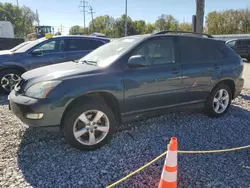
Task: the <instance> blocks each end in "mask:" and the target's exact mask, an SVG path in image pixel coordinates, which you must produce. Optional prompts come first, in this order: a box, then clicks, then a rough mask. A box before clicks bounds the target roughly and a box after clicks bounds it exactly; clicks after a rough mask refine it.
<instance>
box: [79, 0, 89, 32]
mask: <svg viewBox="0 0 250 188" xmlns="http://www.w3.org/2000/svg"><path fill="white" fill-rule="evenodd" d="M87 3H88V2H87V1H85V0H81V1H80V6H79V7H80V8H82V10H81V11H82V13H83V19H84V33H85V28H86V27H85V13H86V11H85V9H86V8H87V7H88V6H87V5H86V4H87Z"/></svg>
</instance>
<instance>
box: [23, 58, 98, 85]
mask: <svg viewBox="0 0 250 188" xmlns="http://www.w3.org/2000/svg"><path fill="white" fill-rule="evenodd" d="M100 69H102V68H101V67H98V66H94V65H87V64H82V63H75V62H73V61H70V62H65V63H58V64H55V65H48V66H44V67H40V68H36V69H33V70H30V71H27V72H25V73H24V74H23V75H22V78H23V79H24V80H26V81H28V82H29V83H30V84H32V83H37V82H41V81H46V80H54V79H61V80H62V79H67V78H68V77H71V76H76V75H83V74H90V73H94V72H96V71H97V70H100ZM30 84H28V85H30Z"/></svg>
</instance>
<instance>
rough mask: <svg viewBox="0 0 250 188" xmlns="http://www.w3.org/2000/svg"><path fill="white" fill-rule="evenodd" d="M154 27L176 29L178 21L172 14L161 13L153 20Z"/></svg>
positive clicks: (157, 28)
mask: <svg viewBox="0 0 250 188" xmlns="http://www.w3.org/2000/svg"><path fill="white" fill-rule="evenodd" d="M155 28H156V30H158V31H161V30H177V29H178V21H177V20H176V19H175V18H174V17H173V16H172V15H165V14H162V15H161V16H159V17H158V19H157V20H156V22H155Z"/></svg>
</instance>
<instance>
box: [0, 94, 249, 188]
mask: <svg viewBox="0 0 250 188" xmlns="http://www.w3.org/2000/svg"><path fill="white" fill-rule="evenodd" d="M6 98H7V97H6V96H1V97H0V123H1V126H0V187H3V188H5V187H84V188H85V187H86V188H92V187H105V186H107V185H109V184H111V183H113V182H114V181H117V180H118V179H120V178H122V177H123V176H125V175H127V174H128V173H130V172H132V171H133V170H135V169H137V168H138V167H140V166H142V165H143V164H145V163H147V162H149V161H150V160H151V159H153V158H154V157H156V156H158V155H159V154H161V153H162V152H164V151H165V150H166V148H167V143H168V141H169V138H170V137H171V136H177V138H178V140H179V149H180V150H209V149H223V148H231V147H238V146H243V145H248V144H250V136H249V133H250V90H244V91H242V95H241V96H240V97H238V98H237V99H235V100H234V101H233V106H232V107H231V108H230V110H229V113H228V114H226V115H225V116H224V117H223V118H219V119H212V118H208V117H207V116H205V115H203V114H202V113H200V112H198V111H197V112H182V113H172V114H168V115H164V116H160V117H156V118H151V119H148V120H144V121H140V122H136V123H133V124H125V125H122V126H121V127H120V128H119V129H118V132H117V133H116V134H115V136H114V139H113V141H112V143H111V145H107V146H105V147H103V148H101V149H99V150H97V151H91V152H79V151H75V150H74V149H72V148H71V147H69V146H68V145H66V144H65V140H64V138H63V137H61V136H60V134H58V133H47V132H42V131H39V130H33V129H30V128H26V127H24V125H23V124H22V123H21V122H20V121H19V120H18V119H17V118H16V117H14V116H13V115H12V114H11V113H10V112H9V111H8V106H7V101H6ZM163 162H164V158H163V159H161V160H159V161H157V162H156V163H154V164H153V165H151V166H150V167H148V168H146V169H145V170H143V171H142V172H140V173H138V174H137V175H135V176H133V177H131V178H129V179H128V180H126V181H125V182H123V183H121V184H120V185H118V186H117V187H129V188H131V187H139V188H140V187H142V188H146V187H150V188H153V187H157V186H158V182H159V178H160V174H161V171H162V167H163ZM178 167H179V169H178V187H179V188H182V187H183V188H184V187H185V188H196V187H198V188H199V187H201V188H207V187H215V188H217V187H218V188H219V187H221V188H230V187H232V188H235V187H237V188H240V187H241V188H246V187H248V188H249V187H250V149H245V150H241V151H235V152H230V153H216V154H195V155H193V154H179V156H178Z"/></svg>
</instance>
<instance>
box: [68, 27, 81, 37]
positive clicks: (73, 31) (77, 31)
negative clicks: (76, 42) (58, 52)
mask: <svg viewBox="0 0 250 188" xmlns="http://www.w3.org/2000/svg"><path fill="white" fill-rule="evenodd" d="M69 34H70V35H83V34H84V28H83V27H80V26H79V25H74V26H73V27H71V28H70V29H69Z"/></svg>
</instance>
